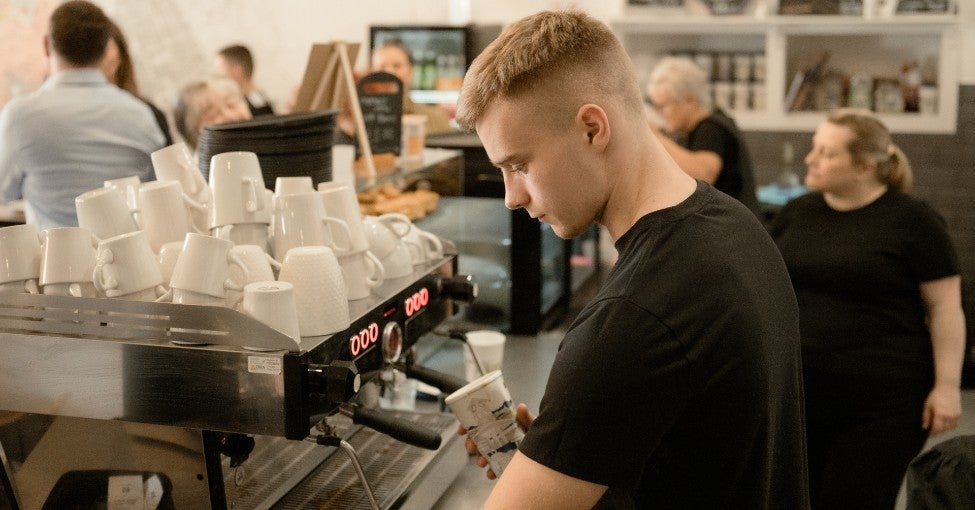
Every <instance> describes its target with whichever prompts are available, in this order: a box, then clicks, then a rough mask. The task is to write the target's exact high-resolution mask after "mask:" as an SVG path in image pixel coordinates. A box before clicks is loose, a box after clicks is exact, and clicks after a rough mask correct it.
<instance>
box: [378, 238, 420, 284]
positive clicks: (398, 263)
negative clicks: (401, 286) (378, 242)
mask: <svg viewBox="0 0 975 510" xmlns="http://www.w3.org/2000/svg"><path fill="white" fill-rule="evenodd" d="M379 261H380V262H382V264H383V270H384V271H385V272H386V278H387V279H393V278H403V277H405V276H410V275H412V274H413V259H412V258H411V257H410V248H409V247H408V246H407V245H406V243H399V244H398V245H397V246H396V249H395V250H393V251H392V252H391V253H389V254H387V255H386V256H385V257H383V258H381V259H379Z"/></svg>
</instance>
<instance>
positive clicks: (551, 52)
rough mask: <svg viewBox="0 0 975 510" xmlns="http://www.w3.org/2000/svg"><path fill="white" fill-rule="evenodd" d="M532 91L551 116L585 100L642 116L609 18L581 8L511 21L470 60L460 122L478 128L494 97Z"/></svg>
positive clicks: (571, 111)
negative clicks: (592, 15)
mask: <svg viewBox="0 0 975 510" xmlns="http://www.w3.org/2000/svg"><path fill="white" fill-rule="evenodd" d="M528 95H531V96H532V100H533V104H534V105H536V106H537V110H538V111H539V112H541V113H543V114H544V115H545V116H546V117H548V119H547V120H549V121H554V122H556V124H553V125H555V126H557V125H560V124H558V123H561V122H565V121H568V120H571V119H572V118H573V117H574V115H575V113H576V112H577V111H578V109H579V107H580V106H582V105H583V104H586V103H594V104H598V105H600V106H602V107H604V108H605V107H606V106H607V105H609V104H610V103H613V104H614V105H615V107H616V108H618V109H619V111H622V112H624V113H625V114H626V113H633V114H637V115H640V116H641V119H642V116H643V102H642V98H641V95H640V87H639V84H638V83H637V80H636V73H635V72H634V70H633V64H632V62H631V61H630V58H629V56H628V55H627V54H626V51H625V50H624V49H623V46H622V44H620V42H619V40H618V39H617V38H616V36H615V35H614V34H613V32H612V31H611V30H610V29H609V27H607V26H606V25H605V24H604V23H602V22H600V21H598V20H596V19H595V18H592V17H591V16H589V15H588V14H586V13H584V12H582V11H581V10H578V9H569V10H564V11H543V12H539V13H537V14H534V15H531V16H528V17H526V18H523V19H521V20H519V21H517V22H515V23H513V24H511V25H510V26H508V27H507V28H506V29H505V30H504V31H503V32H502V33H501V35H500V36H498V38H497V39H496V40H495V41H494V42H492V43H491V44H490V45H489V46H488V47H487V48H486V49H485V50H484V51H483V52H482V53H481V54H480V55H479V56H478V57H477V58H476V59H475V60H474V62H473V63H472V64H471V68H470V70H469V71H468V72H467V76H465V78H464V86H463V88H462V89H461V93H460V99H459V101H458V103H457V116H456V118H457V122H458V124H460V126H461V127H462V128H464V129H465V130H468V131H473V130H474V128H475V125H476V124H477V122H478V121H479V120H480V119H481V117H482V116H483V115H484V113H485V111H486V110H487V109H488V107H490V106H491V104H492V103H493V102H494V101H497V100H505V99H515V98H521V97H526V96H528Z"/></svg>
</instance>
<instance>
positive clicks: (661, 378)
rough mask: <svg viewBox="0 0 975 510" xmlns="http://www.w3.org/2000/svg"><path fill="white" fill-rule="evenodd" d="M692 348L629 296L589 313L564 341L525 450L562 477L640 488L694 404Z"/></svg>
mask: <svg viewBox="0 0 975 510" xmlns="http://www.w3.org/2000/svg"><path fill="white" fill-rule="evenodd" d="M688 373H689V370H688V363H687V360H686V356H685V349H684V348H683V347H682V346H681V345H680V344H679V343H678V342H677V341H676V340H675V338H674V336H673V334H672V333H671V332H670V330H669V329H668V328H667V327H666V326H665V325H664V324H662V323H661V322H660V321H659V320H657V319H656V318H655V317H654V316H653V315H652V314H650V313H648V312H647V311H645V310H643V309H641V308H639V307H638V306H636V305H635V304H633V303H631V302H629V301H626V300H623V299H606V300H603V301H600V302H599V303H595V304H593V305H592V306H591V308H589V309H588V310H586V311H584V312H583V315H581V316H580V319H579V320H578V321H577V322H576V324H575V325H574V326H573V327H572V329H570V330H569V331H568V332H567V333H566V336H565V339H564V340H563V342H562V347H561V348H560V351H559V353H558V355H557V356H556V359H555V362H554V364H553V367H552V372H551V374H550V376H549V380H548V384H547V387H546V389H545V395H544V397H543V398H542V402H541V406H540V409H539V414H538V418H537V419H536V420H535V422H534V423H533V424H532V426H531V429H530V430H529V432H528V434H527V435H526V436H525V439H524V441H523V442H522V444H521V447H520V449H521V451H522V453H524V454H525V455H527V456H528V457H530V458H531V459H533V460H535V461H536V462H538V463H540V464H543V465H545V466H547V467H549V468H552V469H554V470H556V471H559V472H560V473H563V474H566V475H569V476H572V477H574V478H579V479H583V480H587V481H590V482H593V483H598V484H601V485H606V486H609V487H617V488H621V489H623V490H625V491H631V492H632V491H634V490H635V489H636V486H637V485H638V483H639V480H640V477H641V475H642V473H643V469H644V467H645V465H646V464H647V460H648V459H649V458H650V457H651V455H652V453H653V451H654V449H655V448H656V446H657V445H658V444H659V443H660V440H661V437H662V436H663V435H664V434H665V433H666V432H667V430H668V429H669V428H670V427H671V426H672V425H673V423H674V422H675V421H676V419H677V417H678V416H679V414H680V413H681V412H682V409H683V406H684V403H685V402H686V399H687V395H688V392H689V390H688V387H689V375H688Z"/></svg>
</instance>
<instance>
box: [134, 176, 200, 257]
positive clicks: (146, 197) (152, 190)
mask: <svg viewBox="0 0 975 510" xmlns="http://www.w3.org/2000/svg"><path fill="white" fill-rule="evenodd" d="M139 204H140V206H141V207H142V230H145V232H146V234H147V235H148V236H149V245H151V246H152V249H153V251H155V252H157V253H158V252H159V250H160V249H161V248H162V246H163V245H164V244H166V243H171V242H175V241H182V240H184V239H185V238H186V234H188V233H190V232H193V231H194V228H193V223H192V219H191V218H190V211H189V209H188V208H187V206H186V202H185V201H184V200H183V188H182V187H181V186H180V184H179V182H177V181H153V182H147V183H145V184H143V185H142V188H140V189H139Z"/></svg>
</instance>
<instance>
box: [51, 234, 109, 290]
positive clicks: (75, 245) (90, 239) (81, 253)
mask: <svg viewBox="0 0 975 510" xmlns="http://www.w3.org/2000/svg"><path fill="white" fill-rule="evenodd" d="M41 238H42V243H41V272H40V277H39V279H38V282H37V283H38V285H40V286H41V287H44V288H45V289H46V287H47V286H48V285H50V284H52V283H68V284H70V283H85V282H87V283H92V274H93V272H94V270H95V249H96V247H97V246H98V239H96V238H95V236H94V235H92V233H91V231H90V230H88V229H87V228H85V227H52V228H48V229H45V230H44V231H43V232H41ZM44 293H45V294H48V293H49V292H47V290H45V291H44Z"/></svg>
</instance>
